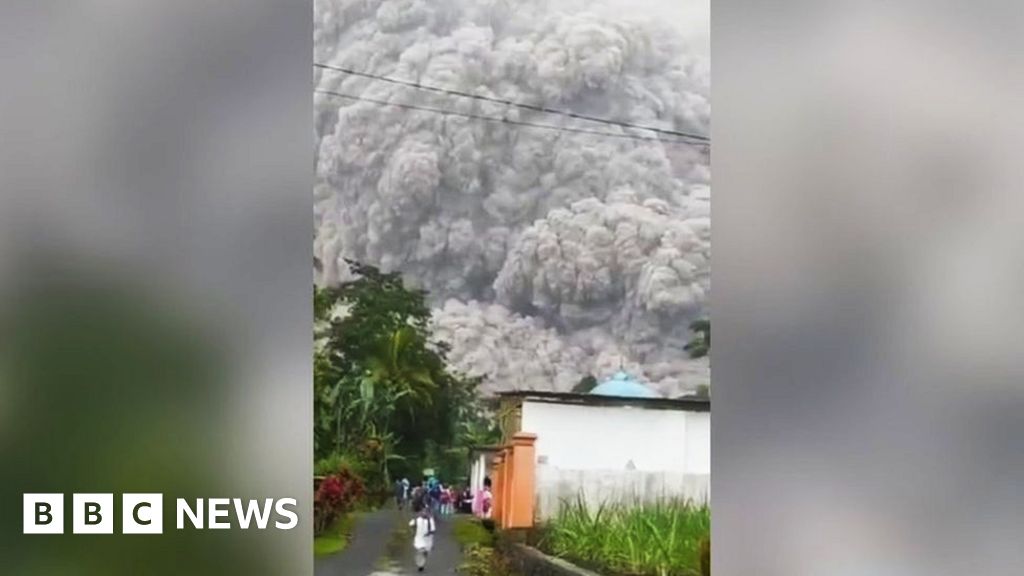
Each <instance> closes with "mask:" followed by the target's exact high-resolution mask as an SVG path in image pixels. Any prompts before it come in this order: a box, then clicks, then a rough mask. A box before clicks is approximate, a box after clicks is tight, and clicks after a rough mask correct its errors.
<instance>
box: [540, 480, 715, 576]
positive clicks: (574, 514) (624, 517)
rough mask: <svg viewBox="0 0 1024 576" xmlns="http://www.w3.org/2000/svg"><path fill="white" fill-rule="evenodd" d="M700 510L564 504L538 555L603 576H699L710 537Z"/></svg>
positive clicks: (676, 504)
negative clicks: (624, 575) (589, 506)
mask: <svg viewBox="0 0 1024 576" xmlns="http://www.w3.org/2000/svg"><path fill="white" fill-rule="evenodd" d="M710 529H711V513H710V509H709V508H708V507H707V506H705V505H696V504H693V503H691V502H689V501H684V500H676V499H666V500H661V501H657V502H619V503H606V504H602V505H601V506H598V507H597V508H596V509H590V508H588V507H587V505H586V503H585V502H584V500H583V498H582V497H578V498H577V499H576V500H575V501H565V502H563V503H562V506H561V507H560V509H559V512H558V515H557V516H556V517H555V518H553V519H552V520H551V521H550V522H548V523H547V524H546V525H545V526H544V527H543V531H542V536H541V538H540V541H539V542H538V545H539V547H540V549H541V550H543V551H544V552H546V553H548V554H551V555H554V556H558V557H561V558H564V559H565V560H568V561H570V562H572V563H574V564H578V565H580V566H582V567H586V568H590V569H593V570H595V571H597V572H600V573H604V574H628V575H631V576H633V575H635V576H665V575H670V574H671V575H699V574H701V569H702V566H701V564H702V562H701V556H702V547H704V546H705V545H706V544H704V542H705V541H706V540H707V539H708V538H709V536H710Z"/></svg>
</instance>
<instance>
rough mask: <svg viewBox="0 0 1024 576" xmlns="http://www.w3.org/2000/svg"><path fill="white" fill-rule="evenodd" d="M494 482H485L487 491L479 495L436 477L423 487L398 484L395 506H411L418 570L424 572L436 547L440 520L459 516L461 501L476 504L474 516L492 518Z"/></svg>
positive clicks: (396, 484) (488, 479)
mask: <svg viewBox="0 0 1024 576" xmlns="http://www.w3.org/2000/svg"><path fill="white" fill-rule="evenodd" d="M490 490H491V480H490V478H487V479H485V480H484V488H483V489H482V490H478V491H477V493H476V494H472V492H471V491H470V490H469V489H468V488H467V489H466V490H464V491H462V492H461V493H460V492H458V491H457V490H455V489H454V488H453V487H452V486H445V485H444V484H442V483H441V482H440V481H438V480H437V478H434V477H433V476H431V477H429V478H424V479H423V481H422V482H421V483H420V485H419V486H415V487H412V486H410V484H409V480H408V479H407V478H403V479H401V480H398V481H397V482H395V502H396V504H397V506H398V509H399V510H404V509H405V507H406V506H407V505H410V506H411V508H412V512H413V518H412V520H410V521H409V526H411V527H413V529H414V532H413V548H414V549H415V550H416V569H417V570H418V571H420V572H423V571H424V569H425V568H426V564H427V557H428V556H429V555H430V552H431V550H433V547H434V533H435V532H436V531H437V517H438V516H448V515H451V514H454V513H455V510H456V506H457V504H458V503H459V501H460V500H461V501H465V502H467V503H468V502H470V501H472V504H471V508H472V512H473V513H474V514H476V515H477V516H480V517H482V518H490V515H491V492H490Z"/></svg>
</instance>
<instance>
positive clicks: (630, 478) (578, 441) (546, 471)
mask: <svg viewBox="0 0 1024 576" xmlns="http://www.w3.org/2000/svg"><path fill="white" fill-rule="evenodd" d="M505 396H506V398H514V399H515V400H514V402H515V405H516V406H517V409H518V414H517V417H516V420H517V426H516V428H517V431H522V432H528V433H532V434H536V435H537V440H536V444H535V446H536V455H537V468H536V478H535V482H536V489H535V493H536V497H537V506H536V511H537V516H538V517H539V518H540V519H542V520H543V519H545V518H548V517H550V516H551V515H553V514H554V513H555V512H557V510H558V506H559V505H560V504H561V502H562V501H563V500H575V499H576V498H579V497H583V498H585V500H586V501H587V502H588V504H590V505H592V506H596V505H598V504H600V503H601V502H608V501H637V500H643V501H651V500H657V499H662V498H686V499H690V500H693V501H695V502H698V503H700V502H707V500H708V498H709V496H710V477H711V415H710V401H709V400H707V399H691V398H688V399H665V398H616V397H601V396H588V395H579V394H561V393H551V392H537V393H534V392H520V393H512V394H506V395H505Z"/></svg>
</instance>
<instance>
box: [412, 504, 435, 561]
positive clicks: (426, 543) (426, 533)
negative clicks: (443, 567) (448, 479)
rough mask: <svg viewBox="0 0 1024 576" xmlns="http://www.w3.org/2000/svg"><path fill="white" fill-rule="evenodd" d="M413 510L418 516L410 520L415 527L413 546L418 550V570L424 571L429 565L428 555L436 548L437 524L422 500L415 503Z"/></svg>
mask: <svg viewBox="0 0 1024 576" xmlns="http://www.w3.org/2000/svg"><path fill="white" fill-rule="evenodd" d="M413 511H414V512H416V517H415V518H413V519H412V520H410V521H409V526H414V527H415V533H414V535H413V539H412V547H413V548H414V549H415V550H416V570H417V571H419V572H423V570H424V569H425V568H426V566H427V557H428V556H430V551H431V550H432V549H433V548H434V532H435V531H436V529H437V525H436V523H435V521H434V517H433V515H431V513H430V508H429V507H427V506H424V505H423V503H422V502H420V501H416V502H415V503H414V504H413Z"/></svg>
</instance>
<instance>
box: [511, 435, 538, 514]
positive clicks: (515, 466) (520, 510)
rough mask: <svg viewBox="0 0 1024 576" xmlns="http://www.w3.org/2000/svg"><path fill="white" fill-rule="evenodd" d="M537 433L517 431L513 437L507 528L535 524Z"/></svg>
mask: <svg viewBox="0 0 1024 576" xmlns="http://www.w3.org/2000/svg"><path fill="white" fill-rule="evenodd" d="M536 442H537V435H536V434H529V433H526V432H517V433H516V435H515V436H513V437H512V451H511V454H510V455H509V456H510V459H511V464H512V466H511V470H512V477H511V478H509V480H510V481H509V482H508V483H507V486H508V488H507V490H508V493H509V502H508V507H507V508H506V511H507V512H506V514H505V518H506V521H505V528H530V527H531V526H533V507H534V502H535V499H536V496H535V494H534V489H535V481H534V475H535V472H536V470H535V468H536V465H537V454H536V447H535V443H536Z"/></svg>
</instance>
